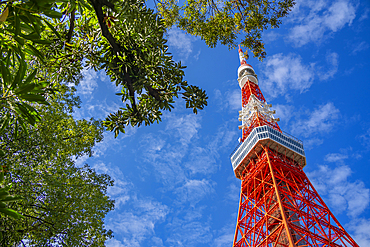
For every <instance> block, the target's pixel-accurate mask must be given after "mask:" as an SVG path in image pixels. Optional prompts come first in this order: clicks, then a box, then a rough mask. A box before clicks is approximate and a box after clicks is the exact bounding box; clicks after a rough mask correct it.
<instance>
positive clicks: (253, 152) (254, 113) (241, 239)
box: [230, 46, 358, 247]
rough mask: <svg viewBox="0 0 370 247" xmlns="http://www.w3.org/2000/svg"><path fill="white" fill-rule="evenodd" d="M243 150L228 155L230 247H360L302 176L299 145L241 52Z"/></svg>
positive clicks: (240, 82)
mask: <svg viewBox="0 0 370 247" xmlns="http://www.w3.org/2000/svg"><path fill="white" fill-rule="evenodd" d="M239 59H240V66H239V68H238V82H239V86H240V88H241V92H242V110H241V111H239V121H242V125H241V126H239V129H241V130H242V138H241V144H239V146H238V148H237V149H236V150H235V151H234V152H233V153H232V154H231V156H230V157H231V163H232V167H233V170H234V172H235V176H236V177H237V178H239V179H241V180H242V183H241V194H240V202H239V212H238V216H237V217H238V218H237V224H236V230H235V236H234V242H233V247H247V246H248V247H358V245H357V244H356V242H355V241H354V240H353V239H352V238H351V236H350V235H349V234H348V233H347V232H346V231H345V230H344V228H343V227H342V226H341V225H340V223H339V222H338V220H337V219H336V218H335V217H334V215H333V214H332V213H331V211H330V210H329V208H328V207H327V206H326V204H325V203H324V201H323V200H322V199H321V197H320V196H319V194H318V193H317V191H316V190H315V188H314V187H313V186H312V184H311V182H310V181H309V179H308V178H307V176H306V174H305V173H304V171H303V167H304V166H305V165H306V157H305V152H304V149H303V143H302V141H300V140H298V139H297V138H295V137H293V136H291V135H289V134H287V133H284V132H283V131H281V129H280V127H279V125H278V124H277V121H278V119H275V118H274V116H273V114H274V113H275V111H272V110H270V107H271V105H270V104H267V103H266V100H265V98H264V96H263V94H262V92H261V90H260V88H259V86H258V79H257V75H256V73H255V72H254V69H253V67H252V66H251V65H249V64H247V62H246V60H245V57H244V54H243V51H242V49H241V48H240V46H239Z"/></svg>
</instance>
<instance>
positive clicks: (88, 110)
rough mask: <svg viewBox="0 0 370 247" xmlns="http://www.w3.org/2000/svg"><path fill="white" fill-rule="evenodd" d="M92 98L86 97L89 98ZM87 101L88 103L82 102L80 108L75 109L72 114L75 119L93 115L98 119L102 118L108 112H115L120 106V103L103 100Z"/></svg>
mask: <svg viewBox="0 0 370 247" xmlns="http://www.w3.org/2000/svg"><path fill="white" fill-rule="evenodd" d="M91 99H92V98H90V99H88V100H91ZM93 102H94V103H92V101H90V102H89V104H82V107H81V108H77V109H75V111H74V113H73V116H74V117H75V118H77V119H83V118H91V117H92V116H94V117H95V118H98V119H103V118H106V117H107V116H108V114H109V113H112V112H116V111H117V110H118V109H119V108H120V106H121V105H120V104H118V103H115V102H112V101H110V102H109V103H108V102H107V99H104V100H94V101H93Z"/></svg>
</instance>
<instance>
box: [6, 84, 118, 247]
mask: <svg viewBox="0 0 370 247" xmlns="http://www.w3.org/2000/svg"><path fill="white" fill-rule="evenodd" d="M68 91H69V89H67V88H66V87H65V86H64V87H62V88H61V89H59V92H58V93H57V94H55V95H54V96H51V97H50V98H49V99H48V102H50V104H49V105H47V106H40V107H37V110H38V111H39V114H40V117H41V118H42V120H43V121H40V122H38V123H36V124H35V126H33V127H31V128H29V129H28V134H25V132H22V133H20V134H19V135H18V136H17V137H16V138H15V137H14V135H12V133H11V132H12V126H11V125H10V126H8V128H6V129H5V131H4V132H5V134H3V135H1V137H0V141H1V143H2V145H3V148H4V149H6V150H7V153H6V155H5V156H4V157H3V159H2V160H1V165H5V166H11V168H12V169H11V172H9V173H6V176H5V180H6V182H7V183H12V184H13V187H12V188H11V192H12V193H14V194H16V195H18V196H21V197H22V200H17V201H14V202H11V203H9V207H10V208H11V209H13V210H16V211H18V212H20V214H21V215H22V216H23V217H22V218H21V219H13V218H9V217H0V232H1V235H2V238H0V243H1V245H2V246H13V245H17V244H20V242H21V241H23V242H26V243H27V244H28V245H29V246H55V244H57V245H58V246H65V245H67V246H103V245H104V242H105V241H106V240H107V239H108V238H110V237H112V232H111V231H108V230H106V229H105V228H104V221H103V219H104V217H105V215H106V214H107V213H108V212H109V211H110V210H112V209H113V208H114V201H112V200H111V199H109V197H108V196H107V188H108V187H109V186H112V185H113V181H112V180H111V178H110V177H109V176H108V175H105V174H97V173H96V172H95V171H94V169H91V168H90V167H88V166H87V165H85V166H84V167H77V166H76V164H75V159H76V157H79V156H82V155H91V154H92V148H93V146H94V145H95V143H97V142H99V141H101V140H102V132H103V128H102V125H101V122H99V121H96V120H94V119H91V120H75V119H73V117H72V115H71V110H72V108H71V107H73V106H74V105H75V106H76V105H78V99H77V98H75V97H74V96H73V95H72V94H71V93H69V94H68Z"/></svg>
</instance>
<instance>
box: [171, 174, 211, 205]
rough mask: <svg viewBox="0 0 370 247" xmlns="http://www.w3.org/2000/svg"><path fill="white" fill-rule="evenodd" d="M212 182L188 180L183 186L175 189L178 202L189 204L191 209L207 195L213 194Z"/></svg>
mask: <svg viewBox="0 0 370 247" xmlns="http://www.w3.org/2000/svg"><path fill="white" fill-rule="evenodd" d="M213 187H214V182H212V181H210V180H206V179H202V180H197V179H189V180H187V181H186V182H185V184H184V185H183V186H181V187H179V188H177V189H176V194H177V196H178V202H179V203H181V204H183V203H184V202H189V203H190V206H191V207H194V206H195V205H196V204H197V203H198V202H199V201H201V200H202V199H203V198H204V197H206V196H207V195H209V194H211V193H214V189H213Z"/></svg>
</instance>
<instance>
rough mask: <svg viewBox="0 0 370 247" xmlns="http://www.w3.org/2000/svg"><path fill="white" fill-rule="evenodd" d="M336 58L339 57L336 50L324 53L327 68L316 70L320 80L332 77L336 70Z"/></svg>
mask: <svg viewBox="0 0 370 247" xmlns="http://www.w3.org/2000/svg"><path fill="white" fill-rule="evenodd" d="M338 58H339V55H338V53H336V52H328V53H327V54H326V61H327V65H326V67H328V69H322V70H319V71H318V73H319V75H320V76H319V79H320V80H328V79H330V78H333V77H334V75H335V74H336V73H337V71H338V64H339V62H338Z"/></svg>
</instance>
